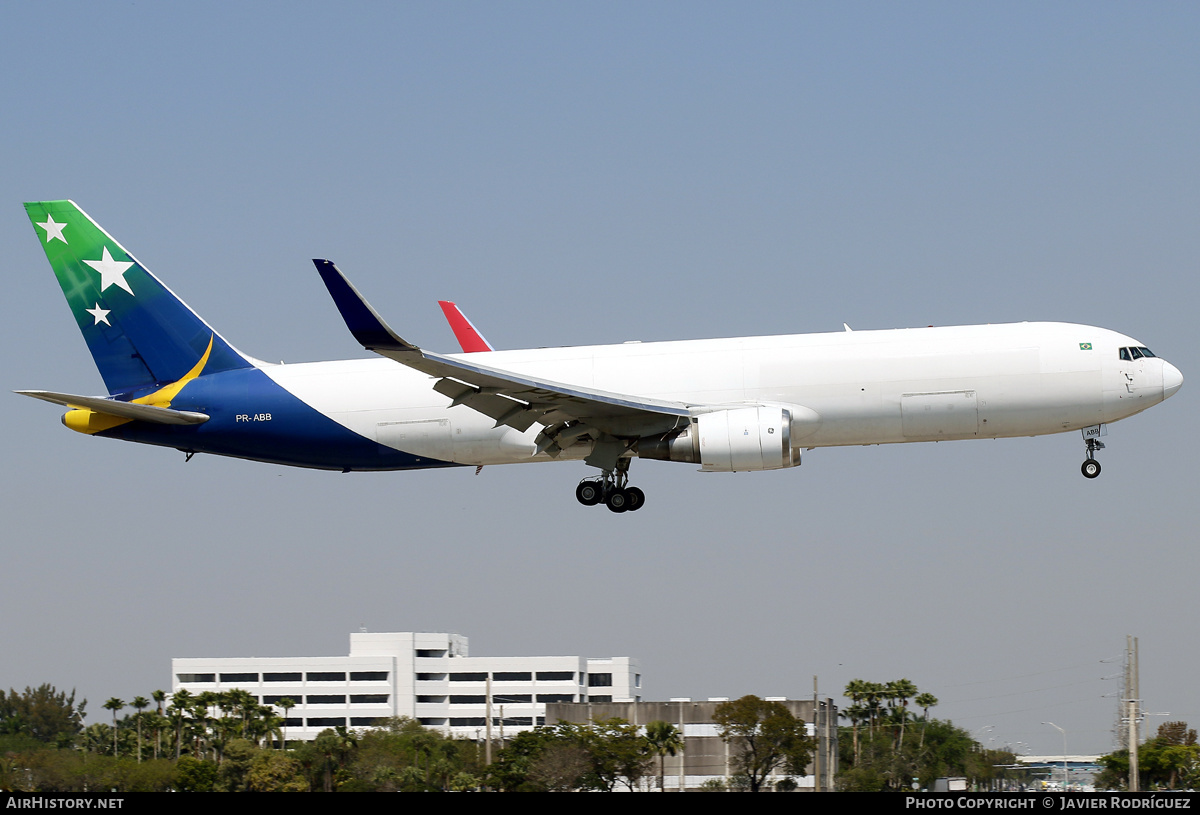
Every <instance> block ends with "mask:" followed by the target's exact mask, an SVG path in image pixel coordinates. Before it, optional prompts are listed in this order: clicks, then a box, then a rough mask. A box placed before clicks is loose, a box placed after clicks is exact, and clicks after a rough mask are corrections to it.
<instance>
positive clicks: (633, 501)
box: [625, 487, 646, 512]
mask: <svg viewBox="0 0 1200 815" xmlns="http://www.w3.org/2000/svg"><path fill="white" fill-rule="evenodd" d="M625 498H626V500H627V501H629V511H630V512H635V511H636V510H639V509H641V508H642V507H643V506H645V504H646V493H644V492H642V491H641V490H640V489H638V488H637V487H627V488H626V489H625Z"/></svg>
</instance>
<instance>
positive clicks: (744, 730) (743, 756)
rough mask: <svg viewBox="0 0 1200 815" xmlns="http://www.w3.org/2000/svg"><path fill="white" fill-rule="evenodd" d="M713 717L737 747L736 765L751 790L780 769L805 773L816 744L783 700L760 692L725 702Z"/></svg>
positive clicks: (731, 744) (720, 730) (724, 737)
mask: <svg viewBox="0 0 1200 815" xmlns="http://www.w3.org/2000/svg"><path fill="white" fill-rule="evenodd" d="M713 721H714V722H715V723H716V724H717V727H718V729H719V732H720V734H721V739H722V740H723V741H724V742H725V743H726V744H728V745H730V747H732V748H733V749H734V750H735V751H736V752H735V754H734V757H733V761H734V767H735V768H736V770H737V771H738V773H740V774H742V775H744V776H745V777H746V779H747V781H748V783H749V785H750V791H751V792H758V791H759V790H760V789H761V788H762V785H763V782H765V781H766V779H767V776H769V775H771V773H773V772H775V770H776V769H779V768H783V769H784V770H785V771H786V772H787V773H789V774H800V773H803V772H804V771H805V768H806V767H807V766H808V762H809V759H810V758H811V756H812V751H813V749H814V747H815V746H816V745H815V744H814V742H813V740H812V739H811V738H809V737H808V735H807V733H806V727H805V724H804V722H802V721H800V720H799V719H797V718H796V717H795V716H793V715H792V713H791V711H789V710H788V709H787V708H786V707H784V706H783V705H782V704H780V703H779V702H767V701H764V700H762V699H759V698H758V697H757V696H743V697H742V698H741V699H737V700H735V701H732V702H722V703H721V704H719V705H717V707H716V710H715V711H713Z"/></svg>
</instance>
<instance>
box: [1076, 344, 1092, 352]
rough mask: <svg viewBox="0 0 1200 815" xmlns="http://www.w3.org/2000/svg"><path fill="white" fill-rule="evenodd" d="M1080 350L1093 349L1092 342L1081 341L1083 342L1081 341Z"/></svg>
mask: <svg viewBox="0 0 1200 815" xmlns="http://www.w3.org/2000/svg"><path fill="white" fill-rule="evenodd" d="M1079 350H1080V351H1091V350H1092V344H1091V343H1090V342H1081V343H1079Z"/></svg>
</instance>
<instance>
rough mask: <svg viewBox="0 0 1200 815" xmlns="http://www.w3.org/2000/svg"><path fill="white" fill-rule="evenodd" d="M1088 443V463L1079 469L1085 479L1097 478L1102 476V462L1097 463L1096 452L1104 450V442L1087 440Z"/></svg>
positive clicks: (1092, 439)
mask: <svg viewBox="0 0 1200 815" xmlns="http://www.w3.org/2000/svg"><path fill="white" fill-rule="evenodd" d="M1085 441H1086V442H1087V461H1085V462H1083V464H1082V465H1081V466H1080V467H1079V471H1080V472H1082V473H1083V477H1084V478H1095V477H1096V476H1098V475H1100V462H1099V461H1096V451H1097V450H1103V449H1104V442H1102V441H1100V440H1099V439H1095V438H1089V439H1085Z"/></svg>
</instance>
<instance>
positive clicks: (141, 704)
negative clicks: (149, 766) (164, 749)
mask: <svg viewBox="0 0 1200 815" xmlns="http://www.w3.org/2000/svg"><path fill="white" fill-rule="evenodd" d="M129 705H130V707H132V708H133V709H134V710H136V711H137V713H135V714H133V718H134V720H135V721H136V722H137V760H138V763H139V764H140V763H141V762H142V711H143V710H145V709H146V708H148V707H150V700H149V699H147V698H146V697H145V696H135V697H133V701H132V702H130V703H129Z"/></svg>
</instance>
